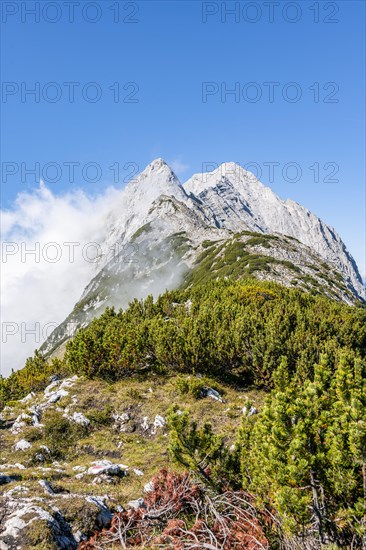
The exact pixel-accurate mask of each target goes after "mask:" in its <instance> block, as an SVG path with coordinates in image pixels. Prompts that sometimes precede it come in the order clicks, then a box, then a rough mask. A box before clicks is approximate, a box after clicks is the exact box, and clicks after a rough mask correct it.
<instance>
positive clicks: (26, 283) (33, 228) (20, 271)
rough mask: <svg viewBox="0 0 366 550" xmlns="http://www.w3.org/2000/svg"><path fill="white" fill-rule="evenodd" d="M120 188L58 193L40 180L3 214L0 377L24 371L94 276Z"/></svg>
mask: <svg viewBox="0 0 366 550" xmlns="http://www.w3.org/2000/svg"><path fill="white" fill-rule="evenodd" d="M120 193H121V191H120V190H117V189H115V188H113V187H109V188H108V189H106V190H105V192H104V193H103V194H101V195H98V196H95V197H89V196H87V195H86V194H85V193H84V192H82V191H80V190H74V191H71V192H68V193H65V194H63V195H60V196H56V195H55V194H53V193H52V191H51V190H50V189H48V188H47V187H46V186H45V185H44V184H43V183H41V184H40V186H39V188H38V189H36V190H35V191H32V192H23V193H21V194H19V195H18V197H17V200H16V201H15V203H14V206H13V207H12V208H11V209H9V210H2V211H1V234H2V242H1V260H0V261H1V264H0V267H1V296H2V299H1V374H2V375H3V376H8V375H9V374H10V372H11V370H12V369H14V370H17V369H19V368H22V367H23V366H24V362H25V359H26V358H27V357H29V356H30V355H32V354H33V351H34V350H35V349H36V348H39V347H40V345H41V344H42V342H43V341H44V340H45V339H46V338H47V336H48V335H49V334H50V333H51V332H52V330H53V329H54V328H55V327H56V326H57V325H58V324H59V323H60V322H61V321H63V320H64V319H65V317H66V316H67V315H68V313H69V312H70V311H71V309H72V308H73V306H74V304H75V302H76V301H77V300H78V299H79V297H80V295H81V293H82V291H83V289H84V287H85V286H86V284H87V283H88V282H89V281H90V279H91V277H92V276H93V275H94V274H95V272H96V263H95V259H96V258H95V257H96V253H97V251H98V246H97V243H101V242H102V240H103V237H104V231H105V220H106V216H107V214H108V212H109V211H110V210H111V208H112V206H113V204H114V203H115V201H116V198H117V196H118V195H120Z"/></svg>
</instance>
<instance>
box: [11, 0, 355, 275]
mask: <svg viewBox="0 0 366 550" xmlns="http://www.w3.org/2000/svg"><path fill="white" fill-rule="evenodd" d="M22 4H24V5H26V6H27V8H28V9H32V7H33V8H34V6H35V4H37V3H36V2H30V1H29V2H26V3H21V2H3V5H2V9H3V13H2V16H3V25H2V31H3V32H2V67H3V69H2V79H3V81H4V82H5V88H4V89H3V92H5V93H3V95H2V104H1V108H2V115H3V117H2V148H1V156H2V200H3V207H5V208H12V205H13V202H14V200H15V198H16V196H17V194H18V193H19V192H20V191H22V190H25V189H26V190H28V191H31V190H32V189H33V188H36V187H37V186H38V184H37V182H36V180H37V179H38V177H37V175H36V176H34V175H32V174H29V173H28V174H27V173H26V170H30V169H31V168H32V167H34V166H35V165H36V163H38V164H39V167H40V172H41V173H42V175H43V178H44V179H45V183H46V185H47V186H49V187H50V189H51V190H52V191H53V192H54V193H56V194H62V193H64V192H66V191H69V190H71V189H73V188H74V187H76V186H78V187H81V188H83V189H85V190H86V191H87V192H88V193H92V194H94V193H98V192H102V191H103V189H104V188H105V187H106V186H107V185H108V184H115V185H117V186H123V185H125V183H124V180H126V179H127V178H128V175H129V174H130V173H132V172H133V171H135V169H136V170H137V167H138V168H139V169H143V168H144V167H145V165H146V164H148V163H149V162H150V161H151V160H153V159H154V158H156V157H163V158H164V159H165V160H167V161H168V162H171V163H172V164H173V165H174V166H175V167H176V169H177V172H178V175H179V177H180V178H181V180H182V181H184V180H185V179H187V178H188V177H189V176H190V175H191V174H192V173H194V172H199V171H202V168H203V163H209V162H210V163H221V162H224V161H231V160H233V161H237V162H240V163H241V164H243V165H248V164H249V163H251V167H250V166H248V168H249V169H251V168H252V170H253V171H254V172H256V171H257V173H258V175H259V176H261V177H260V179H261V181H263V183H265V184H268V185H270V186H271V187H272V189H274V190H275V191H276V192H277V193H278V194H279V195H280V196H282V197H284V198H286V197H291V198H292V199H294V200H296V201H298V202H300V203H301V204H303V205H305V206H307V207H308V208H310V209H311V210H312V211H314V212H315V213H316V214H318V215H319V216H320V217H322V218H323V219H324V220H325V221H326V222H327V223H330V224H331V225H333V226H334V227H335V228H336V230H337V231H338V232H339V233H340V235H341V237H342V238H343V239H344V241H345V242H346V244H347V245H348V247H349V249H350V250H351V253H352V254H353V255H354V256H355V258H356V260H357V262H358V264H359V267H360V269H361V271H362V272H363V274H364V273H365V134H364V121H365V112H364V94H365V80H364V62H365V59H364V56H365V53H364V52H365V34H364V28H363V27H364V16H365V13H364V12H365V4H364V2H361V1H360V2H353V1H347V2H315V3H314V2H307V1H302V2H292V3H290V4H291V5H289V3H288V2H274V3H270V4H271V5H273V9H274V13H273V14H271V13H269V9H270V7H269V6H268V2H267V3H266V2H264V3H263V2H250V3H249V2H229V1H228V2H203V3H202V2H199V1H183V2H173V1H172V2H170V1H166V2H157V1H149V2H115V1H109V0H106V1H103V2H94V3H91V2H83V1H80V2H79V3H78V5H75V6H74V9H75V11H74V21H73V22H71V21H70V13H69V12H68V9H67V7H66V6H65V4H64V2H61V1H60V2H58V3H57V4H58V6H59V9H58V11H57V12H56V11H55V8H54V7H53V8H52V6H51V7H49V8H48V11H45V12H44V13H42V12H40V16H39V22H35V21H34V16H33V15H31V14H29V13H26V12H24V6H23V12H22ZM45 4H47V3H42V2H41V3H40V5H41V7H42V6H44V5H45ZM53 4H54V3H53ZM91 4H94V6H93V5H91ZM249 4H251V6H250V5H249ZM277 4H278V5H277ZM88 5H89V6H88ZM4 6H5V8H4ZM14 6H15V8H14ZM235 6H239V11H238V12H237V13H236V14H235V15H233V14H232V15H230V14H229V13H225V8H226V10H230V9H233V8H235ZM16 8H18V10H17V13H14V14H12V13H11V12H12V11H13V10H16ZM111 8H113V9H114V11H113V9H111ZM117 8H118V9H119V16H118V18H119V20H118V21H114V18H117V12H116V10H117ZM4 10H5V11H4ZM316 10H317V11H316ZM94 18H95V19H97V20H96V21H95V22H94V23H93V22H91V19H94ZM52 19H59V20H58V21H55V22H51V20H52ZM317 21H318V22H317ZM65 82H74V83H76V84H73V85H72V86H74V101H73V102H71V101H70V96H69V90H70V86H71V85H67V84H66V85H65V84H64V83H65ZM270 82H272V83H275V84H272V90H273V92H274V95H273V97H272V98H270V96H269V91H270V85H269V84H268V83H270ZM36 83H38V84H36ZM50 83H53V84H50ZM88 83H95V84H88ZM116 83H117V84H116ZM205 83H206V84H205ZM207 83H210V84H207ZM289 83H292V84H289ZM3 86H4V85H3ZM37 86H38V87H39V91H40V96H39V101H38V102H36V101H35V97H34V96H32V95H29V94H28V95H24V93H25V91H26V90H29V89H31V88H35V87H37ZM124 87H125V89H124ZM117 89H119V92H120V94H119V100H120V101H115V100H116V99H117V98H116V92H117ZM233 89H235V90H236V95H235V94H226V95H225V91H226V92H227V91H229V90H233ZM22 92H23V97H22ZM205 92H206V93H205ZM60 93H61V95H60ZM95 93H99V94H101V97H100V99H99V100H97V101H95V102H93V101H92V100H93V97H94V94H95ZM55 94H59V96H60V97H59V99H58V100H57V101H54V102H52V99H53V98H54V97H55ZM255 94H257V97H258V101H256V102H255V101H254V98H255ZM300 95H301V98H300ZM296 98H299V100H298V101H295V99H296ZM37 99H38V98H37ZM123 99H124V100H125V101H123ZM131 100H135V101H133V102H131ZM291 100H293V101H291ZM334 100H336V101H334ZM74 162H75V163H78V164H75V165H74V178H71V177H70V170H71V168H70V163H74ZM49 163H51V164H49ZM89 163H92V164H89ZM94 163H95V165H97V167H98V168H97V169H96V168H95V166H94ZM128 163H131V164H128ZM268 163H276V164H275V166H274V172H273V177H271V174H270V169H269V164H268ZM289 163H290V164H289ZM111 166H113V167H114V168H113V169H111V168H110V167H111ZM117 166H118V167H119V176H117V174H116V170H117ZM135 167H136V168H135ZM310 167H312V168H310ZM258 170H260V171H261V172H258ZM12 171H14V172H16V173H15V174H14V175H12V174H11V172H12ZM72 179H74V181H72ZM296 179H298V181H293V180H296ZM56 180H57V181H56ZM93 180H96V181H93ZM329 180H338V181H329Z"/></svg>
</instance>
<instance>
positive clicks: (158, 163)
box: [144, 157, 174, 173]
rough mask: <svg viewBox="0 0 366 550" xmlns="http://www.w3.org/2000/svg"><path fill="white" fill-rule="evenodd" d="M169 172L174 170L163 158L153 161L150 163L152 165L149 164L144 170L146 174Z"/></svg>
mask: <svg viewBox="0 0 366 550" xmlns="http://www.w3.org/2000/svg"><path fill="white" fill-rule="evenodd" d="M158 170H160V171H169V172H172V173H174V172H173V170H172V169H171V168H170V166H169V164H167V163H166V162H165V160H164V159H163V158H161V157H158V158H157V159H155V160H153V161H152V162H150V164H148V165H147V166H146V168H145V170H144V172H146V171H149V172H154V171H158Z"/></svg>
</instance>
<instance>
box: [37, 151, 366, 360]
mask: <svg viewBox="0 0 366 550" xmlns="http://www.w3.org/2000/svg"><path fill="white" fill-rule="evenodd" d="M105 227H106V230H105V237H104V239H103V242H102V243H101V246H100V251H101V252H100V255H99V257H98V259H97V262H96V267H95V276H94V277H93V279H92V280H91V281H90V283H89V284H88V285H87V287H86V288H85V289H84V291H83V293H82V296H81V298H80V300H79V301H78V302H77V304H76V305H75V307H74V309H73V311H72V312H71V313H70V315H69V316H68V317H67V319H65V321H64V322H63V323H62V324H61V325H60V326H59V327H57V328H56V330H55V331H54V332H53V333H52V334H51V335H50V337H49V338H48V339H47V341H46V342H45V343H44V345H43V346H42V348H41V350H42V351H43V352H44V353H46V354H50V353H53V352H55V351H56V350H60V349H61V350H62V344H63V343H64V342H65V341H66V340H68V339H69V338H70V336H72V335H73V334H74V333H75V330H76V329H77V328H79V327H81V326H86V325H87V324H88V323H89V322H90V321H91V319H92V318H94V317H95V316H98V315H100V314H101V313H102V311H103V310H104V309H105V307H106V306H115V307H117V308H119V307H123V308H124V307H126V306H127V304H128V302H129V300H130V299H131V298H135V297H137V298H144V297H146V296H147V295H148V294H150V293H151V294H153V295H157V294H159V293H161V292H163V291H164V290H166V289H174V288H177V287H179V286H181V285H184V284H188V282H189V280H191V279H192V277H194V273H196V272H197V270H201V271H202V266H206V268H207V269H210V270H211V271H215V270H216V267H215V266H216V264H219V263H220V261H221V262H222V261H223V262H225V263H226V264H229V263H231V264H232V263H233V262H235V264H236V268H235V269H234V271H235V273H236V275H237V276H240V277H241V276H245V275H254V276H255V277H257V278H259V279H265V280H274V281H278V282H281V283H282V284H285V285H287V286H292V285H297V286H298V287H299V288H304V289H306V290H309V291H315V292H319V291H322V292H324V293H325V294H327V295H328V296H330V297H333V298H336V299H338V300H341V301H344V302H346V303H349V304H351V303H354V302H355V301H358V300H364V299H365V288H364V286H363V283H362V280H361V277H360V274H359V272H358V269H357V265H356V263H355V261H354V259H353V258H352V256H351V254H350V253H349V251H348V250H347V247H346V245H345V244H344V243H343V241H342V240H341V238H340V237H339V235H338V234H337V233H336V232H335V230H334V229H333V228H331V227H329V226H328V225H326V224H325V223H324V222H323V221H322V220H320V219H319V218H318V217H317V216H315V215H314V214H312V213H311V212H310V211H309V210H307V209H306V208H304V207H303V206H301V205H299V204H297V203H295V202H294V201H292V200H290V199H288V200H282V199H280V198H279V197H278V196H277V195H276V194H275V193H274V192H273V191H272V190H271V189H270V188H269V187H266V186H265V185H263V184H262V183H261V182H260V181H258V180H257V179H256V178H255V176H254V175H253V174H251V173H250V172H248V171H247V170H245V169H244V168H242V167H241V166H240V165H239V164H235V163H224V164H222V165H221V166H220V167H219V168H217V169H216V170H214V171H213V172H208V173H202V174H195V175H193V176H192V177H191V178H190V179H189V180H188V181H186V182H185V183H183V184H181V183H180V182H179V180H178V178H177V177H176V175H175V174H174V172H173V171H172V169H171V168H170V167H169V166H168V165H167V164H166V163H165V162H164V160H162V159H157V160H155V161H153V162H152V163H151V164H149V165H148V166H147V168H146V169H145V170H144V171H143V172H142V173H141V174H139V175H138V176H137V177H136V179H134V180H133V181H131V182H130V183H129V184H128V185H127V187H126V188H125V189H124V190H122V191H121V193H120V197H119V199H118V200H117V201H116V203H115V205H114V207H113V209H112V211H111V212H110V213H109V215H108V217H107V219H106V223H105ZM234 241H236V244H235V246H234V248H236V250H237V255H236V256H233V255H232V254H231V256H230V257H226V256H227V252H228V251H229V250H230V251H231V252H232V253H233V242H234ZM240 243H241V244H240ZM208 254H210V256H211V257H213V256H215V259H214V260H213V261H212V262H211V264H210V265H209V266H208V263H207V255H208ZM205 259H206V261H204V260H205ZM203 262H204V263H203ZM200 266H201V267H200ZM239 266H240V269H238V268H239ZM224 271H225V272H224ZM227 271H228V272H229V273H227ZM232 271H233V270H232V269H231V270H230V269H229V270H223V269H219V270H218V273H217V276H226V275H227V274H231V272H232ZM60 346H61V347H60Z"/></svg>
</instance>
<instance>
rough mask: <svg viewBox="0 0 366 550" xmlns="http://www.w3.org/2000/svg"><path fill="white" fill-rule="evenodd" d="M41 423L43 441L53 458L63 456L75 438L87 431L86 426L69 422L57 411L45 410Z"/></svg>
mask: <svg viewBox="0 0 366 550" xmlns="http://www.w3.org/2000/svg"><path fill="white" fill-rule="evenodd" d="M43 423H44V441H45V444H46V445H47V447H49V449H50V451H51V456H52V457H54V458H64V457H65V455H66V454H67V452H68V450H69V449H70V448H71V447H72V446H73V445H74V443H75V442H76V440H77V439H78V438H80V437H82V436H83V435H85V433H86V432H87V428H85V427H84V426H81V425H80V424H76V423H74V422H70V421H69V420H68V419H67V418H65V417H64V416H62V413H60V412H57V411H52V410H50V411H47V412H46V413H45V415H44V419H43Z"/></svg>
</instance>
